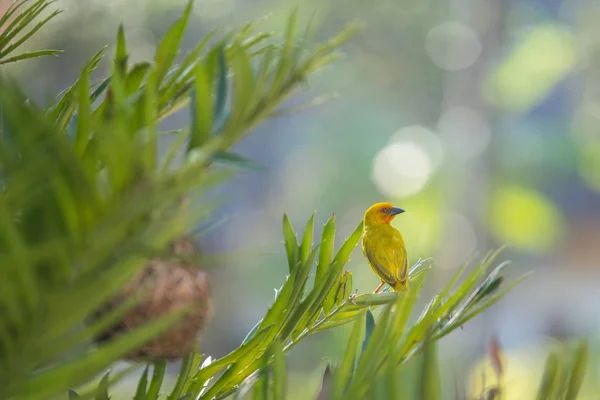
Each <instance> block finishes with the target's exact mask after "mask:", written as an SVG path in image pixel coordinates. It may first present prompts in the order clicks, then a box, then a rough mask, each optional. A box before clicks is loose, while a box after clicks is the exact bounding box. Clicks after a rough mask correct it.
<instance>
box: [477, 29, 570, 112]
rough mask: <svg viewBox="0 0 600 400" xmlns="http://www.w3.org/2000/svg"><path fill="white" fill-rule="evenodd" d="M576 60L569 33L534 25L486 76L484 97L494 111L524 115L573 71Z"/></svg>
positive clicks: (565, 30) (566, 30) (563, 30)
mask: <svg viewBox="0 0 600 400" xmlns="http://www.w3.org/2000/svg"><path fill="white" fill-rule="evenodd" d="M578 58H579V56H578V54H577V51H576V41H575V38H574V37H573V34H572V33H571V31H570V30H568V29H567V28H565V27H563V26H560V25H550V24H548V25H539V26H536V27H534V28H533V29H531V30H530V31H529V32H527V34H525V35H524V36H523V38H522V39H521V41H520V42H519V43H518V44H517V45H516V46H515V48H514V50H513V51H512V52H511V53H510V54H509V55H508V56H507V57H506V59H505V60H504V61H503V62H502V63H501V64H500V65H499V66H498V67H497V69H496V70H495V71H494V72H493V73H492V74H491V75H490V77H489V78H488V80H487V82H486V87H485V94H486V97H487V98H488V100H489V101H490V103H492V104H493V105H494V106H496V107H498V108H502V109H505V110H509V111H512V112H525V111H527V110H529V109H530V108H531V107H534V106H535V105H536V104H538V103H539V102H540V101H541V100H542V99H543V98H544V97H545V96H546V95H547V94H548V93H549V92H550V91H551V90H552V88H553V87H554V86H555V85H556V84H557V83H558V82H559V81H560V80H561V79H563V78H564V77H565V75H566V74H568V73H569V72H570V71H571V70H572V69H573V67H574V66H575V63H576V62H577V60H578Z"/></svg>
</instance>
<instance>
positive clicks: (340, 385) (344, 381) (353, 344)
mask: <svg viewBox="0 0 600 400" xmlns="http://www.w3.org/2000/svg"><path fill="white" fill-rule="evenodd" d="M366 315H367V317H366V318H367V326H369V315H370V318H371V320H372V319H373V315H372V314H371V311H370V310H368V311H367V312H366ZM371 323H372V324H374V323H375V322H374V321H371ZM362 325H363V321H361V319H360V318H356V320H355V321H354V325H353V327H352V331H351V332H350V337H349V338H348V344H347V345H346V351H345V352H344V357H343V358H342V362H341V364H340V366H339V367H338V368H337V369H336V373H335V375H334V376H333V395H332V398H333V399H342V398H343V395H344V391H345V389H346V386H347V385H348V382H349V381H350V378H351V376H352V372H353V371H354V363H355V361H356V355H357V353H358V345H359V343H360V336H361V335H360V334H361V332H362ZM370 330H371V331H370V332H369V335H370V334H371V332H372V330H373V329H372V327H370ZM365 340H366V337H365Z"/></svg>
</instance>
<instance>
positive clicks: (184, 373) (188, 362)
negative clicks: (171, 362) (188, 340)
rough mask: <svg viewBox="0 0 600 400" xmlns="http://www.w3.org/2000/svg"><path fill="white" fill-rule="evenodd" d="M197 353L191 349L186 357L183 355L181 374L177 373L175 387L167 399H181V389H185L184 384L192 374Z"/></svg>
mask: <svg viewBox="0 0 600 400" xmlns="http://www.w3.org/2000/svg"><path fill="white" fill-rule="evenodd" d="M195 355H196V353H194V352H193V351H191V352H189V353H187V354H186V355H185V357H183V360H182V361H181V368H179V374H177V380H176V381H175V385H174V386H173V389H171V393H169V395H168V396H167V400H176V399H179V397H180V395H181V391H182V390H183V386H184V385H185V383H186V380H187V379H188V377H189V375H190V371H191V368H192V364H193V361H194V356H195Z"/></svg>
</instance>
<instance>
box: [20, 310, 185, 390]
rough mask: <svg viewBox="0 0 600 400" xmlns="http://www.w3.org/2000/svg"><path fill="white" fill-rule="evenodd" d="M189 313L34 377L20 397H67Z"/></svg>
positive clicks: (173, 316)
mask: <svg viewBox="0 0 600 400" xmlns="http://www.w3.org/2000/svg"><path fill="white" fill-rule="evenodd" d="M186 311H187V310H182V311H180V312H176V313H172V314H169V315H166V316H164V317H161V318H159V319H157V320H155V321H152V322H150V323H148V324H146V325H144V326H142V327H140V328H136V329H135V330H133V331H131V332H130V333H128V334H126V335H122V336H119V337H118V338H117V339H115V340H112V341H111V342H109V343H108V344H106V345H104V346H101V347H100V348H99V349H98V350H97V351H96V352H94V353H91V354H86V355H85V357H83V358H80V359H77V360H74V361H73V362H70V363H68V364H64V365H62V366H60V367H57V368H53V369H51V370H48V371H47V372H42V373H40V374H38V375H35V376H34V377H32V378H31V379H30V380H29V382H28V383H27V386H24V387H22V388H21V390H20V391H19V392H18V393H17V395H19V396H22V397H24V398H31V397H32V395H33V394H34V393H35V397H36V398H38V397H41V398H49V397H52V396H54V395H59V394H60V393H64V388H65V387H69V386H75V385H76V384H79V383H82V382H85V381H86V380H88V379H91V378H93V376H94V375H95V374H96V371H98V370H101V369H103V368H107V367H108V366H110V365H111V364H112V363H113V362H114V361H116V360H117V359H118V358H120V357H122V356H123V355H125V354H127V353H128V352H130V351H132V350H134V349H135V348H137V347H139V346H140V345H141V344H142V343H145V342H146V341H148V340H149V339H151V338H153V337H155V336H156V335H158V334H160V333H162V332H164V331H165V330H166V329H168V328H169V327H171V326H173V324H174V323H175V322H177V321H178V320H179V319H180V318H181V317H182V315H183V313H184V312H186Z"/></svg>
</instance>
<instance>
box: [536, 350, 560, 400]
mask: <svg viewBox="0 0 600 400" xmlns="http://www.w3.org/2000/svg"><path fill="white" fill-rule="evenodd" d="M559 367H560V366H559V362H558V355H557V354H556V353H554V352H553V353H551V354H550V355H549V356H548V358H547V359H546V366H545V367H544V375H543V376H542V381H541V382H540V387H539V388H538V391H537V397H536V398H537V400H551V399H553V395H554V393H555V391H556V389H557V388H558V387H559V385H560V382H559V377H560V368H559Z"/></svg>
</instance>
